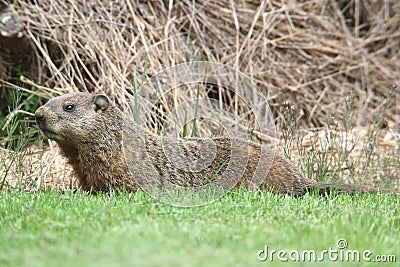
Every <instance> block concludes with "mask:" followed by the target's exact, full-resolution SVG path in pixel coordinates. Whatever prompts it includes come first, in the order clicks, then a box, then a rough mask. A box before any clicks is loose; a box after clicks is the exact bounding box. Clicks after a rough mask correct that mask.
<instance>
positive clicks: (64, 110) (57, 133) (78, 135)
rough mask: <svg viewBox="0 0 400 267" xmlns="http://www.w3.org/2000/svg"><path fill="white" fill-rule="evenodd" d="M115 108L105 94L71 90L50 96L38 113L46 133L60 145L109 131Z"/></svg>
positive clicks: (37, 119) (87, 139) (38, 120)
mask: <svg viewBox="0 0 400 267" xmlns="http://www.w3.org/2000/svg"><path fill="white" fill-rule="evenodd" d="M113 109H114V108H113V107H112V105H111V102H110V100H109V98H108V97H107V96H105V95H93V94H89V93H71V94H65V95H62V96H59V97H55V98H52V99H50V101H49V102H47V103H46V104H45V105H43V106H41V107H40V108H38V109H37V110H36V112H35V117H36V123H37V125H38V126H39V128H40V129H41V130H42V132H43V134H44V135H45V136H46V137H47V138H49V139H53V140H55V141H56V142H57V143H59V144H64V145H66V144H68V145H73V144H77V143H82V142H89V141H92V140H93V139H94V137H95V136H97V135H99V134H102V132H103V131H107V129H106V128H107V127H105V126H106V125H108V124H110V119H107V118H109V117H110V116H113V115H112V114H113V112H115V111H113Z"/></svg>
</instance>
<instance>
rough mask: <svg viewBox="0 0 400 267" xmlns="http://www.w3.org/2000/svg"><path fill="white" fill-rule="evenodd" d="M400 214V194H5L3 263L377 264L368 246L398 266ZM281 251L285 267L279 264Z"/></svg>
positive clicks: (0, 199) (0, 215)
mask: <svg viewBox="0 0 400 267" xmlns="http://www.w3.org/2000/svg"><path fill="white" fill-rule="evenodd" d="M399 211H400V200H399V197H398V196H393V195H376V194H371V195H370V194H366V195H355V196H350V195H331V196H325V197H320V196H317V195H313V194H308V195H306V196H304V197H302V198H292V197H288V196H280V195H274V194H270V193H263V192H249V191H246V190H238V191H233V192H230V193H229V194H227V195H226V196H224V197H223V198H221V199H220V200H217V201H216V202H214V203H212V204H209V205H206V206H201V207H194V208H179V207H173V206H169V205H166V204H163V203H161V202H159V201H157V200H155V199H152V198H151V197H150V196H148V195H147V194H145V193H144V192H142V191H139V192H137V193H134V194H103V195H88V194H86V193H80V192H77V193H72V192H66V193H60V192H57V191H54V190H47V191H39V192H20V191H11V192H3V193H1V195H0V266H96V267H100V266H275V265H280V266H293V265H296V266H309V265H310V262H308V261H296V262H295V261H293V260H292V259H291V258H290V257H295V256H296V254H295V252H293V251H294V250H297V251H298V252H299V253H300V254H301V253H303V252H304V251H306V253H308V252H309V251H310V250H315V251H316V253H317V254H316V255H317V256H318V257H320V255H321V253H322V251H323V250H327V251H328V252H327V253H326V254H324V255H325V260H324V261H321V262H317V263H314V265H315V266H316V265H318V266H332V265H335V266H343V265H344V263H345V262H344V261H340V260H337V262H335V261H334V260H332V261H331V260H330V258H329V253H334V252H332V250H338V251H339V253H338V254H337V255H339V257H340V255H347V254H346V253H347V252H348V251H350V252H351V251H355V250H357V251H359V252H360V257H361V259H360V262H350V263H348V262H347V265H349V266H374V265H376V266H378V264H377V263H375V264H372V263H370V262H366V261H365V260H364V259H362V255H363V253H364V251H365V250H369V251H371V253H368V252H367V256H368V257H369V258H371V259H372V260H373V259H376V258H375V256H377V255H383V256H385V255H394V256H395V257H396V261H397V262H395V263H386V264H385V266H398V264H399V262H400V254H399V247H400V238H399V237H400V215H399ZM341 239H344V240H345V242H347V246H346V247H345V248H343V249H339V248H338V244H337V243H338V241H339V242H344V240H341ZM340 245H342V243H341V244H340ZM266 249H268V256H269V257H268V258H267V259H266V261H260V260H259V259H258V257H260V258H263V257H264V258H265V256H266V254H267V253H265V252H266ZM260 250H264V251H260ZM273 250H275V251H277V252H276V253H275V254H272V256H273V260H272V261H271V257H270V256H271V252H272V251H273ZM279 250H283V251H286V254H282V253H283V252H280V253H281V254H280V255H281V256H282V258H286V259H288V262H282V261H281V260H279V259H278V258H277V257H278V251H279ZM258 254H259V256H258ZM289 254H290V255H291V256H289ZM350 254H351V253H350ZM306 255H311V254H306ZM332 255H333V256H332ZM334 255H335V254H331V256H332V257H334ZM390 257H391V256H388V257H387V258H390ZM300 259H301V258H300ZM350 259H352V258H350Z"/></svg>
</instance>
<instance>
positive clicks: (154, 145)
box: [35, 92, 376, 196]
mask: <svg viewBox="0 0 400 267" xmlns="http://www.w3.org/2000/svg"><path fill="white" fill-rule="evenodd" d="M35 117H36V122H37V125H38V126H39V128H40V130H41V131H42V132H43V134H44V135H45V136H46V137H47V138H49V139H52V140H55V141H56V142H57V143H58V145H59V146H60V148H61V151H62V153H63V155H64V156H65V157H66V158H67V159H68V162H69V163H70V164H71V165H72V166H73V169H74V171H75V174H76V176H77V177H78V180H79V184H80V186H81V187H82V189H83V190H86V191H90V192H94V193H95V192H99V191H109V190H110V189H112V190H115V191H123V190H126V191H128V192H132V191H135V190H137V189H138V188H139V187H143V186H145V187H146V185H150V186H151V187H152V188H160V189H162V188H163V187H168V186H169V187H171V185H172V186H176V187H199V186H200V187H201V186H204V185H205V184H207V183H210V181H211V182H215V184H216V185H218V186H221V187H224V186H226V187H230V188H232V187H241V186H244V187H247V188H253V187H254V186H258V187H259V188H261V189H264V190H269V191H273V192H277V193H281V194H288V195H293V196H301V195H303V194H304V193H306V192H307V191H309V190H310V189H312V188H314V190H317V191H318V192H320V193H322V194H325V193H326V192H330V191H332V190H335V191H339V192H373V191H376V190H375V189H372V188H369V187H367V186H358V185H347V184H341V183H338V184H326V183H318V182H316V181H314V180H311V179H307V178H306V177H305V176H304V175H303V174H302V173H301V172H300V171H299V170H298V169H297V168H296V167H294V165H293V164H292V163H291V162H289V161H288V160H286V159H285V158H283V157H282V156H280V155H278V154H277V153H275V152H274V151H273V150H270V149H267V150H265V149H264V150H262V148H261V146H260V145H258V144H255V143H253V142H249V141H246V140H241V139H230V138H226V137H220V138H210V139H207V138H205V139H196V138H183V139H179V138H178V139H172V138H162V137H161V136H159V135H157V134H155V133H153V132H151V131H149V130H146V129H144V128H143V127H141V126H139V125H138V124H136V123H134V122H133V121H131V120H130V119H129V118H126V116H124V115H123V113H122V111H121V110H120V109H119V108H117V107H116V106H115V105H114V104H113V103H112V102H111V101H110V99H109V98H108V97H107V96H106V95H102V94H97V95H94V94H90V93H82V92H80V93H70V94H65V95H62V96H59V97H55V98H53V99H51V100H50V101H49V102H48V103H47V104H45V105H44V106H42V107H40V108H39V109H38V110H37V111H36V113H35ZM124 142H125V143H124ZM202 147H203V148H202ZM204 147H206V149H204ZM176 152H179V153H181V156H180V157H177V156H176V155H178V154H174V153H176ZM233 152H234V153H233ZM182 154H183V155H182ZM262 155H263V156H262ZM199 158H203V159H205V161H204V160H203V161H202V162H198V161H196V159H199ZM207 160H208V161H209V162H207ZM191 162H192V163H191ZM196 162H197V163H196ZM204 162H206V163H207V164H204ZM232 162H233V163H232ZM202 163H203V165H205V166H201V165H202ZM256 173H257V177H261V178H262V181H261V182H260V181H254V177H255V176H256V175H255V174H256ZM218 176H223V178H222V179H219V178H218ZM258 179H259V178H258ZM232 183H233V184H232ZM227 189H229V188H227Z"/></svg>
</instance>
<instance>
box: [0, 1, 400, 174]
mask: <svg viewBox="0 0 400 267" xmlns="http://www.w3.org/2000/svg"><path fill="white" fill-rule="evenodd" d="M170 3H172V2H168V1H96V0H87V1H48V0H45V1H35V0H33V1H16V3H15V4H14V6H13V9H14V10H15V11H16V12H17V13H18V14H19V15H20V16H21V18H22V20H23V22H24V24H25V27H26V32H25V33H26V36H27V38H29V39H30V42H31V45H32V48H33V50H34V57H33V58H32V59H31V61H30V65H29V68H28V69H27V70H26V76H27V77H29V79H27V78H24V77H23V78H22V81H23V82H25V88H21V89H22V90H27V91H29V92H31V93H32V94H37V95H40V96H44V97H50V96H53V95H56V94H62V93H67V92H72V91H77V90H80V91H90V92H93V91H95V92H100V91H102V92H106V93H108V94H110V95H112V96H113V97H114V98H115V100H116V102H117V103H118V104H119V105H120V106H121V107H122V108H123V109H124V110H125V112H127V113H129V102H128V101H127V99H132V95H133V91H134V89H133V88H134V79H133V74H134V72H135V70H136V71H137V73H138V80H141V78H142V77H141V76H142V74H143V73H144V69H143V66H144V65H145V61H146V60H147V61H148V65H147V66H148V67H147V71H146V77H151V76H153V75H154V74H156V73H158V72H159V71H161V70H163V69H164V68H166V67H168V66H173V65H175V64H178V63H183V62H188V61H193V60H206V61H214V62H220V63H223V64H226V65H227V66H231V67H233V68H237V69H239V70H240V71H242V72H243V73H245V74H246V75H248V76H249V77H250V78H251V79H252V80H253V81H254V82H255V83H256V84H257V87H258V88H259V89H260V91H262V92H263V93H264V94H265V95H266V96H267V97H268V100H269V104H270V106H271V109H272V112H273V114H274V117H275V118H276V120H277V121H276V122H277V123H278V122H279V121H280V120H282V114H281V112H280V111H281V107H282V106H284V104H285V105H288V106H294V107H296V110H297V111H298V112H297V113H296V117H295V118H294V120H293V122H294V123H295V124H296V125H297V126H298V127H299V128H301V129H304V130H305V133H304V131H302V132H300V134H301V135H302V136H304V135H307V134H308V133H309V132H310V131H314V130H320V129H321V128H320V127H325V126H327V125H329V124H330V123H332V116H334V118H333V120H334V121H335V122H339V124H338V125H341V126H339V128H338V129H335V130H337V131H346V132H347V131H353V132H357V131H355V129H353V128H352V127H354V126H357V127H364V128H362V129H366V128H368V129H369V130H368V131H372V130H371V129H373V128H374V123H375V122H379V123H381V122H382V121H383V120H386V121H387V124H388V127H389V129H390V130H391V131H392V132H393V131H394V132H395V133H397V132H398V127H400V104H399V103H400V102H399V100H400V99H399V97H400V94H399V88H400V87H399V86H400V85H399V84H400V63H399V62H400V32H399V28H400V3H399V2H398V1H397V0H389V1H384V2H382V1H377V0H369V1H367V0H352V1H341V0H338V1H317V0H310V1H304V2H303V1H295V0H292V1H284V0H282V1H274V0H273V1H262V2H261V3H259V1H251V0H247V1H235V0H229V1H217V0H210V1H205V0H199V1H189V0H183V1H176V2H173V4H171V5H170ZM2 68H3V69H7V68H5V67H2V66H1V62H0V69H2ZM11 80H12V79H11V78H10V79H6V78H4V77H3V79H2V80H1V81H0V83H1V85H2V87H3V88H13V87H15V86H14V85H12V84H10V81H11ZM188 88H189V89H187V90H186V91H185V90H181V91H180V92H179V95H178V96H177V94H175V95H174V94H173V93H171V95H169V96H168V97H166V98H165V99H163V101H162V102H161V103H160V105H162V107H163V110H164V111H165V112H167V111H169V110H170V109H171V107H172V108H173V107H176V106H178V105H179V104H180V103H182V102H185V101H186V100H187V99H189V98H192V97H193V94H194V93H193V92H194V91H193V88H190V87H188ZM216 90H220V89H219V88H217V89H216ZM245 92H246V91H244V93H245ZM223 94H225V95H226V92H223ZM349 96H351V99H352V116H351V118H350V120H349V121H348V118H347V117H346V116H347V115H348V113H347V112H348V107H347V106H346V105H347V102H348V98H349ZM224 99H225V100H224V101H225V103H226V104H227V105H230V106H231V107H237V106H238V105H239V109H235V111H237V110H241V111H240V112H242V114H243V113H245V112H246V110H247V109H246V108H245V107H243V108H242V109H240V107H242V106H241V105H242V104H241V103H238V102H237V100H236V99H235V98H234V97H233V98H232V97H231V98H230V97H226V98H224ZM388 99H390V100H391V101H389V102H388V101H386V100H388ZM387 103H389V104H387ZM239 115H240V114H239ZM182 116H183V114H180V119H182ZM347 122H351V125H352V127H351V128H350V127H348V125H349V124H348V123H347ZM206 125H208V126H206ZM147 126H148V127H153V128H155V127H156V125H155V124H154V123H153V124H150V125H147ZM200 127H201V125H200ZM209 128H212V127H211V126H210V125H209V124H206V123H205V124H203V128H202V129H203V130H204V132H205V133H203V132H202V134H205V135H207V133H208V134H209V135H212V134H213V131H211V132H208V131H209ZM219 131H220V129H219V128H218V127H217V129H216V130H215V132H219ZM323 131H324V130H322V132H323ZM352 134H353V133H352ZM354 134H355V135H358V134H357V133H354ZM314 135H315V136H318V135H319V133H314ZM361 135H362V134H361ZM368 136H370V135H368ZM393 136H395V135H393ZM300 139H301V138H300ZM368 140H369V139H368V138H366V139H365V142H364V143H365V144H367V143H368ZM393 140H395V142H394V143H391V146H386V145H385V146H383V145H382V146H381V147H390V148H391V149H393V151H394V152H393V153H392V154H393V157H392V161H393V160H394V162H396V160H397V159H398V155H399V154H398V153H399V152H398V151H399V138H397V139H396V137H394V139H393ZM293 145H294V144H293ZM374 145H375V146H376V147H379V143H374ZM339 147H340V145H339ZM396 149H397V150H396ZM396 151H397V152H396ZM374 153H375V152H374ZM396 153H397V154H396ZM300 154H301V153H300ZM358 155H359V154H357V153H355V152H354V158H357V157H358ZM46 161H47V162H51V160H50V159H48V158H45V159H44V160H43V162H46ZM370 162H374V160H371V159H370ZM396 166H397V167H396V168H397V169H396V170H397V171H396V172H395V173H397V175H398V172H399V171H398V170H399V167H398V165H396ZM303 167H304V168H305V169H306V168H307V167H306V166H304V164H303ZM347 167H348V166H347ZM347 167H346V168H347ZM372 171H373V170H372Z"/></svg>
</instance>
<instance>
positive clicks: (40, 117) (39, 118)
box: [35, 107, 45, 126]
mask: <svg viewBox="0 0 400 267" xmlns="http://www.w3.org/2000/svg"><path fill="white" fill-rule="evenodd" d="M35 119H36V123H37V124H38V125H39V126H41V125H42V124H43V123H44V121H45V117H44V108H43V107H40V108H38V109H37V110H36V112H35Z"/></svg>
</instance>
